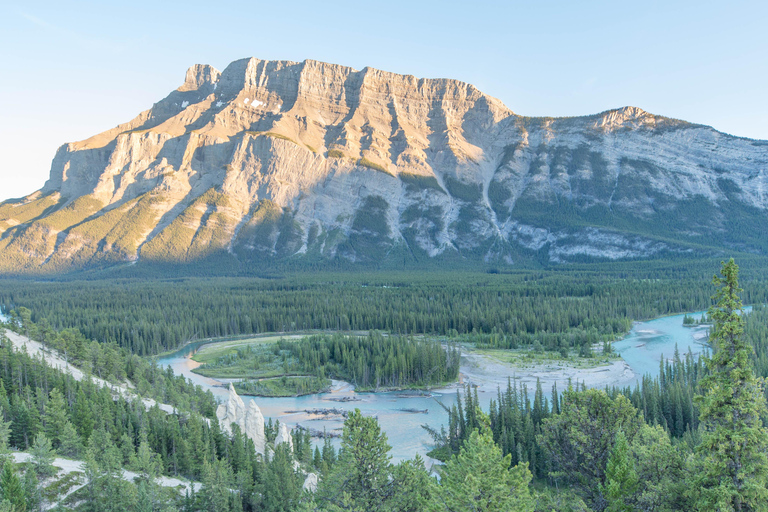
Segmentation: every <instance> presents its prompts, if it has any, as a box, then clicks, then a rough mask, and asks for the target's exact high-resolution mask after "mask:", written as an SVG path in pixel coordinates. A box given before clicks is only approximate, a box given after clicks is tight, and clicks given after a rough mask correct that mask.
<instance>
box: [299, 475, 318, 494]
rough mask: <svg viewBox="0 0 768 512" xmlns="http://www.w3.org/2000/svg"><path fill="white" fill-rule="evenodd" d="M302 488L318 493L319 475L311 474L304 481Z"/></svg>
mask: <svg viewBox="0 0 768 512" xmlns="http://www.w3.org/2000/svg"><path fill="white" fill-rule="evenodd" d="M301 488H302V489H303V490H305V491H308V492H315V491H317V473H309V474H308V475H307V478H305V479H304V485H302V486H301Z"/></svg>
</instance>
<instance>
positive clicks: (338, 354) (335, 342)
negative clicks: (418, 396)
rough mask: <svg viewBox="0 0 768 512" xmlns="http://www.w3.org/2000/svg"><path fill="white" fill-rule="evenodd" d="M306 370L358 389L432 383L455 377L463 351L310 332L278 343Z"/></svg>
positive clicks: (412, 341) (417, 341) (396, 339)
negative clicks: (298, 337) (296, 340)
mask: <svg viewBox="0 0 768 512" xmlns="http://www.w3.org/2000/svg"><path fill="white" fill-rule="evenodd" d="M279 346H280V348H281V349H282V350H287V351H288V352H289V353H290V354H291V355H293V356H294V357H295V358H296V359H297V361H298V364H299V366H300V367H301V368H302V369H303V371H305V372H312V371H313V370H314V371H316V372H318V374H320V375H324V376H327V377H330V378H334V379H339V380H345V381H348V382H352V383H353V384H355V386H356V387H358V388H359V389H379V388H382V387H389V388H401V387H408V386H416V387H422V386H432V385H439V384H445V383H447V382H453V381H455V380H456V379H457V378H458V376H459V366H460V359H461V354H460V352H459V349H458V348H457V347H456V346H450V347H448V348H447V349H446V348H443V346H442V345H441V344H440V343H437V342H434V341H426V340H420V339H414V338H409V337H404V336H384V335H383V334H382V333H380V332H378V331H372V332H370V333H369V334H368V336H364V337H361V336H344V335H342V334H333V335H330V336H328V335H314V336H309V337H307V338H305V339H304V340H302V342H301V343H292V342H288V341H281V342H279Z"/></svg>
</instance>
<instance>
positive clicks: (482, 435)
mask: <svg viewBox="0 0 768 512" xmlns="http://www.w3.org/2000/svg"><path fill="white" fill-rule="evenodd" d="M477 417H478V421H480V422H481V426H480V429H475V430H474V431H473V432H472V433H471V434H470V436H469V439H467V441H466V442H465V443H464V445H463V446H462V447H461V450H460V452H459V454H458V455H454V456H453V457H451V460H449V461H448V462H447V463H446V464H445V466H444V467H442V468H441V469H440V493H439V494H440V499H439V500H438V501H439V503H440V504H439V506H438V510H445V511H447V512H459V511H464V510H474V511H478V512H480V511H482V512H492V511H498V512H502V511H507V510H515V511H520V512H525V511H532V510H533V500H532V498H531V495H530V490H529V489H528V483H529V482H530V481H531V478H532V475H531V472H530V471H528V464H527V463H520V464H518V465H517V466H515V467H513V468H510V465H511V464H512V456H511V455H509V454H507V455H506V456H504V457H502V453H501V448H499V446H498V445H497V444H496V443H495V442H494V441H493V436H492V434H491V430H490V421H489V420H488V417H487V416H485V415H484V414H483V413H482V412H480V411H479V410H478V413H477Z"/></svg>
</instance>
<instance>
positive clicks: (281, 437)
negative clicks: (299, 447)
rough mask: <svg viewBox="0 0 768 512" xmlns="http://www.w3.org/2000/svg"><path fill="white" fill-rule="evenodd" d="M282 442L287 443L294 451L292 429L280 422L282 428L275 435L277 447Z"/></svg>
mask: <svg viewBox="0 0 768 512" xmlns="http://www.w3.org/2000/svg"><path fill="white" fill-rule="evenodd" d="M281 444H287V445H288V448H289V449H290V450H291V452H293V437H292V436H291V431H290V430H288V425H286V424H285V423H280V429H279V430H278V431H277V437H275V448H277V447H278V446H280V445H281Z"/></svg>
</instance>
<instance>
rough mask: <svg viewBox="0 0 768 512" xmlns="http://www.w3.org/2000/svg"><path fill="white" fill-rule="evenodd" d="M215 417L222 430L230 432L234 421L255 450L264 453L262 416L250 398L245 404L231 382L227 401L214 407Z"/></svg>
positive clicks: (264, 439) (264, 438)
mask: <svg viewBox="0 0 768 512" xmlns="http://www.w3.org/2000/svg"><path fill="white" fill-rule="evenodd" d="M216 417H217V418H218V419H219V424H220V425H221V429H222V430H223V431H224V432H226V433H228V434H231V433H232V424H233V423H234V424H235V425H237V426H238V427H240V430H241V431H242V432H243V434H245V435H246V436H247V437H248V439H250V440H252V441H253V444H254V446H255V448H256V452H257V453H260V454H262V455H263V454H264V448H265V445H266V437H265V435H264V416H263V415H262V414H261V410H260V409H259V406H258V405H256V402H255V401H254V400H250V401H249V402H248V406H247V407H246V406H245V403H244V402H243V399H242V398H240V396H239V395H238V394H237V392H236V391H235V387H234V386H233V385H232V383H230V384H229V395H228V397H227V401H226V402H225V403H223V404H219V407H218V408H217V409H216Z"/></svg>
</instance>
